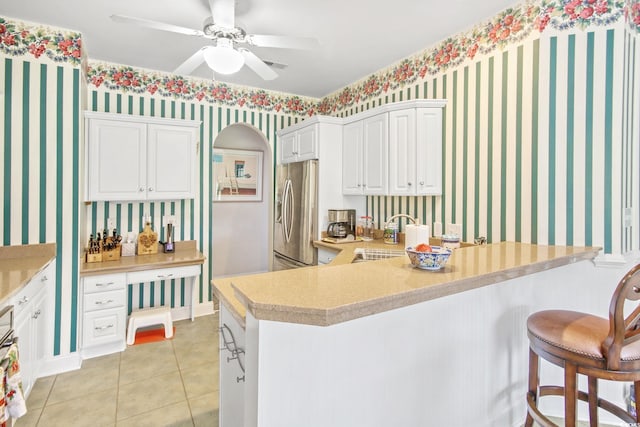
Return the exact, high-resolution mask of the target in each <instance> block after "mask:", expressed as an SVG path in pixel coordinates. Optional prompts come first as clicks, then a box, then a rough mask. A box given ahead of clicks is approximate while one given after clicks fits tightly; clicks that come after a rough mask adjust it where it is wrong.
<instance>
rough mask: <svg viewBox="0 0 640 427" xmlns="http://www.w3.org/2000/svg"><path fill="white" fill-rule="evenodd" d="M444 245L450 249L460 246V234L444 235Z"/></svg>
mask: <svg viewBox="0 0 640 427" xmlns="http://www.w3.org/2000/svg"><path fill="white" fill-rule="evenodd" d="M442 247H443V248H448V249H457V248H459V247H460V236H456V235H455V234H443V235H442Z"/></svg>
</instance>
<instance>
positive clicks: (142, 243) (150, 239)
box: [138, 222, 158, 255]
mask: <svg viewBox="0 0 640 427" xmlns="http://www.w3.org/2000/svg"><path fill="white" fill-rule="evenodd" d="M157 253H158V233H156V232H155V231H153V230H152V229H151V223H149V222H147V223H146V225H145V226H144V230H142V232H141V233H140V234H138V255H151V254H157Z"/></svg>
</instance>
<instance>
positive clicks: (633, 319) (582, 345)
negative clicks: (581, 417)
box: [525, 264, 640, 427]
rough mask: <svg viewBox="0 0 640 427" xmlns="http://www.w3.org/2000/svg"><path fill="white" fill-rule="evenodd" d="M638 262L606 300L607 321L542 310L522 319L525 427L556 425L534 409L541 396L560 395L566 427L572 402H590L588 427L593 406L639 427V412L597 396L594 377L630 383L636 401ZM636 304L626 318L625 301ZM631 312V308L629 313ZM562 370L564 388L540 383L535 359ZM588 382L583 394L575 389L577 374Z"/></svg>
mask: <svg viewBox="0 0 640 427" xmlns="http://www.w3.org/2000/svg"><path fill="white" fill-rule="evenodd" d="M639 299H640V264H639V265H637V266H635V267H634V268H633V269H631V270H630V271H629V272H628V273H627V274H626V275H625V277H624V278H623V279H622V280H621V281H620V283H619V284H618V287H617V288H616V291H615V292H614V294H613V297H612V299H611V304H610V308H609V319H604V318H602V317H598V316H593V315H591V314H586V313H580V312H576V311H568V310H545V311H540V312H537V313H533V314H532V315H531V316H529V318H528V319H527V335H528V337H529V390H528V392H527V418H526V421H525V426H526V427H531V426H532V424H533V421H536V422H537V423H538V424H539V425H541V426H544V427H551V426H556V424H554V423H552V422H551V421H550V420H549V419H548V418H547V417H546V416H544V415H543V414H542V413H541V412H540V411H539V409H538V407H537V402H538V401H539V398H540V397H542V396H549V395H556V396H564V403H565V404H564V406H565V414H564V415H565V426H571V427H574V426H575V425H576V410H577V400H578V399H579V400H583V401H586V402H588V404H589V422H590V426H591V427H596V426H597V425H598V413H597V409H598V407H600V408H602V409H604V410H606V411H608V412H610V413H612V414H614V415H615V416H617V417H618V418H620V419H622V420H623V421H626V422H629V423H640V413H638V414H637V415H636V416H632V414H630V413H629V412H628V411H626V410H625V409H623V408H621V407H619V406H617V405H615V404H613V403H611V402H609V401H607V400H604V399H601V398H598V379H606V380H612V381H629V382H634V383H635V399H636V402H640V399H639V398H640V329H639V328H638V322H639V320H640V305H638V303H637V301H638V300H639ZM627 300H632V301H636V303H635V304H633V307H629V306H627V310H628V311H629V312H630V313H629V314H628V315H627V317H626V318H625V316H624V313H625V301H627ZM631 308H632V309H631ZM540 357H542V358H543V359H545V360H547V361H548V362H551V363H553V364H555V365H557V366H560V367H562V368H564V386H551V385H544V386H540V385H539V358H540ZM578 374H583V375H586V376H587V378H588V392H583V391H579V390H578V388H577V375H578Z"/></svg>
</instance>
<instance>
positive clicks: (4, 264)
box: [0, 243, 56, 303]
mask: <svg viewBox="0 0 640 427" xmlns="http://www.w3.org/2000/svg"><path fill="white" fill-rule="evenodd" d="M55 257H56V245H55V243H42V244H34V245H17V246H0V303H5V302H6V301H7V300H8V299H9V298H11V297H12V296H13V295H15V294H16V293H18V292H19V291H20V290H21V289H22V288H23V287H24V286H25V285H26V284H27V283H28V282H29V280H31V278H33V276H35V275H36V274H38V273H40V272H41V271H42V270H43V269H44V268H45V267H46V266H47V265H49V263H50V262H51V261H52V260H53V259H54V258H55Z"/></svg>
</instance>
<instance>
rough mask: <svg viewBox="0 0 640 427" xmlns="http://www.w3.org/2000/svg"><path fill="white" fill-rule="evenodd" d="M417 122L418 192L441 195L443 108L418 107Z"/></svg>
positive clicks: (420, 193)
mask: <svg viewBox="0 0 640 427" xmlns="http://www.w3.org/2000/svg"><path fill="white" fill-rule="evenodd" d="M416 122H417V125H416V127H417V128H416V141H417V143H416V160H417V163H416V183H417V192H416V193H417V194H418V195H431V196H434V195H435V196H437V195H441V194H442V109H441V108H418V109H417V111H416Z"/></svg>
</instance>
